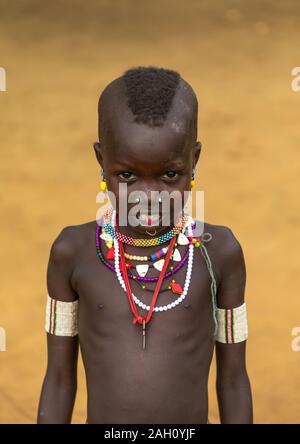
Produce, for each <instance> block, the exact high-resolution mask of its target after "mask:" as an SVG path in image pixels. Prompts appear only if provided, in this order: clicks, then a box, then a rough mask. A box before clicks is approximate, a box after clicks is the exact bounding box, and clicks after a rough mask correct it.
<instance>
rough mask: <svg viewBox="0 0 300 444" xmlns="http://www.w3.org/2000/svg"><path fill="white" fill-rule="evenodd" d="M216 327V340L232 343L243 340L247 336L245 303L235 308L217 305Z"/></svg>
mask: <svg viewBox="0 0 300 444" xmlns="http://www.w3.org/2000/svg"><path fill="white" fill-rule="evenodd" d="M217 321H218V329H217V335H216V341H218V342H223V343H224V344H234V343H236V342H242V341H245V339H247V337H248V322H247V311H246V303H245V302H244V303H243V304H242V305H240V306H239V307H236V308H229V309H224V308H218V307H217Z"/></svg>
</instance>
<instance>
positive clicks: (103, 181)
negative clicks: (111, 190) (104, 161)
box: [100, 170, 107, 191]
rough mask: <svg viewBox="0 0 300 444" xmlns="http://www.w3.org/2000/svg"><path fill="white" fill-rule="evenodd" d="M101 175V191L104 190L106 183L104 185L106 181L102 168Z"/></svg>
mask: <svg viewBox="0 0 300 444" xmlns="http://www.w3.org/2000/svg"><path fill="white" fill-rule="evenodd" d="M101 175H102V180H101V182H100V188H101V190H102V191H106V190H107V185H106V181H105V178H104V173H103V170H102V173H101Z"/></svg>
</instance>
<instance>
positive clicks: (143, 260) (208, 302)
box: [38, 67, 252, 424]
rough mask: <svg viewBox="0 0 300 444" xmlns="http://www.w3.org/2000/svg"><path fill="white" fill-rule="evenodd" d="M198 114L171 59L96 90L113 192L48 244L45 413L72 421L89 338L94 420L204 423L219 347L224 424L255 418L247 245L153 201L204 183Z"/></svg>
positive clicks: (106, 186) (42, 418)
mask: <svg viewBox="0 0 300 444" xmlns="http://www.w3.org/2000/svg"><path fill="white" fill-rule="evenodd" d="M197 112H198V103H197V98H196V95H195V93H194V92H193V90H192V88H191V87H190V85H189V84H188V83H187V82H186V81H184V80H183V79H182V78H181V76H180V75H179V74H178V73H177V72H175V71H171V70H167V69H163V68H156V67H138V68H133V69H129V70H128V71H126V72H125V73H124V74H123V76H121V77H119V78H117V79H116V80H114V81H113V82H111V83H110V84H109V85H108V86H107V87H106V88H105V90H104V91H103V93H102V95H101V96H100V100H99V140H100V141H99V142H97V143H95V144H94V150H95V154H96V158H97V160H98V162H99V164H100V165H101V168H102V175H103V177H102V181H101V189H102V190H106V192H109V195H110V196H113V197H114V202H113V204H112V205H111V208H110V209H108V211H106V213H105V214H104V215H103V217H101V218H100V219H99V220H98V219H97V220H94V221H91V222H88V223H85V224H83V225H78V226H75V225H74V226H69V227H66V228H64V229H63V230H62V231H61V233H60V234H59V236H58V237H57V238H56V240H55V241H54V243H53V245H52V248H51V252H50V258H49V264H48V271H47V288H48V295H47V307H46V331H47V341H48V342H47V343H48V366H47V371H46V375H45V379H44V383H43V387H42V392H41V397H40V403H39V409H38V422H39V423H70V422H71V418H72V411H73V406H74V401H75V396H76V386H77V357H78V347H79V344H80V348H81V353H82V357H83V363H84V367H85V372H86V380H87V392H88V405H87V422H88V423H103V424H105V423H106V424H113V423H120V424H121V423H128V424H133V423H135V424H137V423H144V424H151V423H152V424H155V423H157V424H163V423H168V424H179V423H180V424H183V423H186V424H188V423H190V424H205V423H207V421H208V394H207V382H208V375H209V368H210V364H211V360H212V356H213V350H214V347H216V358H217V381H216V388H217V396H218V402H219V410H220V418H221V422H222V423H224V424H225V423H228V424H229V423H251V422H252V398H251V388H250V383H249V379H248V375H247V371H246V364H245V349H246V339H247V336H248V330H247V314H246V304H245V302H244V291H245V281H246V271H245V262H244V257H243V252H242V249H241V246H240V244H239V242H238V240H237V239H236V238H235V236H234V235H233V233H232V231H231V230H230V229H229V228H228V227H225V226H220V225H212V224H209V223H207V222H204V221H200V222H203V224H202V225H203V230H202V231H201V232H199V230H197V222H199V221H196V220H193V218H192V217H191V216H190V215H188V214H186V212H185V211H184V209H182V210H180V211H178V210H177V209H176V208H175V207H176V205H174V203H172V202H171V205H170V206H169V211H163V207H164V205H163V203H164V202H162V200H163V199H162V198H159V199H158V211H156V212H154V211H153V210H152V208H153V206H152V204H153V199H152V196H153V194H152V192H153V191H157V192H159V193H162V192H165V194H166V195H170V194H171V193H172V192H176V193H177V195H178V193H179V196H181V202H184V197H183V196H184V194H185V191H189V190H191V187H193V185H194V181H195V179H194V174H195V167H196V164H197V161H198V159H199V155H200V151H201V144H200V142H199V141H197ZM100 136H101V137H100ZM121 185H122V186H121ZM124 189H126V193H125V192H124V191H123V190H124ZM132 192H137V193H140V196H141V198H140V197H138V198H135V199H131V201H130V199H128V195H129V193H132ZM162 194H163V193H162ZM162 194H161V195H162ZM143 196H146V211H145V205H144V209H142V210H140V211H139V212H137V213H136V217H133V216H132V210H133V209H134V206H135V205H139V204H140V203H141V200H142V197H143ZM112 200H113V199H112ZM144 200H145V199H144ZM177 200H178V199H177ZM179 200H180V199H179ZM125 203H126V205H125ZM156 203H157V202H156ZM124 208H126V210H125V216H126V218H125V219H126V221H125V222H126V223H124V217H123V216H124V211H123V210H122V211H123V216H122V214H121V213H122V211H121V209H124ZM147 210H150V211H148V212H147ZM130 212H131V213H130ZM166 213H168V214H166ZM121 216H122V217H121ZM165 216H169V222H168V226H166V224H165V223H164V221H165V220H166V219H167V218H166V217H165ZM121 219H122V220H121ZM133 220H134V221H136V220H137V222H138V223H133V222H132V221H133Z"/></svg>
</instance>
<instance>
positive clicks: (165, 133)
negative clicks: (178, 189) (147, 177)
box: [106, 122, 190, 164]
mask: <svg viewBox="0 0 300 444" xmlns="http://www.w3.org/2000/svg"><path fill="white" fill-rule="evenodd" d="M183 128H184V126H181V130H180V131H178V126H174V125H173V122H171V123H167V124H165V125H164V126H162V127H153V128H152V127H149V126H147V125H143V124H136V123H135V122H133V123H132V124H131V125H120V126H118V128H116V127H115V128H114V131H112V133H111V136H112V137H111V141H110V143H109V147H107V148H108V149H107V150H106V153H107V154H108V156H109V157H110V158H114V160H116V161H117V160H118V161H121V160H122V161H124V160H127V161H134V162H141V163H145V162H146V163H149V162H150V163H153V164H155V163H161V162H163V163H166V162H169V161H172V160H176V159H177V160H178V161H179V160H180V159H186V157H187V154H188V151H189V150H190V145H189V137H188V136H189V135H188V134H187V132H186V131H183V130H182V129H183Z"/></svg>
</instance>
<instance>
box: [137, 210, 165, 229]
mask: <svg viewBox="0 0 300 444" xmlns="http://www.w3.org/2000/svg"><path fill="white" fill-rule="evenodd" d="M161 220H162V215H161V214H150V213H149V214H141V215H140V217H139V221H140V222H141V225H143V226H151V225H152V224H154V225H159V224H160V222H161Z"/></svg>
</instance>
